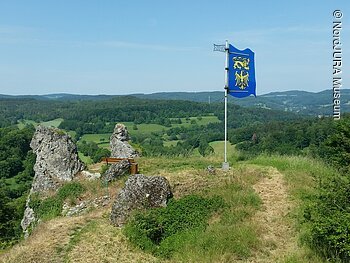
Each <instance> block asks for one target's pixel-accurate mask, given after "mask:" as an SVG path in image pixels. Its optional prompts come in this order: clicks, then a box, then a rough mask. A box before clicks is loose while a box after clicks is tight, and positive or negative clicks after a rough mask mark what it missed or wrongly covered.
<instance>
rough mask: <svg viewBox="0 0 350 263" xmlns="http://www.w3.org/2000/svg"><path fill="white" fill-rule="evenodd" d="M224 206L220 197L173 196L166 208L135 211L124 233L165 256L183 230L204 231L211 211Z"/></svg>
mask: <svg viewBox="0 0 350 263" xmlns="http://www.w3.org/2000/svg"><path fill="white" fill-rule="evenodd" d="M224 206H225V204H224V201H223V199H222V198H221V197H218V196H215V197H212V198H203V197H200V196H197V195H189V196H186V197H183V198H181V199H179V200H175V199H171V200H170V201H169V203H168V206H167V207H165V208H156V209H152V210H149V211H146V212H139V213H136V214H135V215H134V217H133V219H132V220H130V221H129V223H128V224H127V225H126V227H125V228H124V234H125V235H126V236H127V237H128V238H129V240H130V241H131V242H132V243H133V244H135V245H136V246H138V247H140V248H141V249H143V250H145V251H147V252H151V253H152V254H154V255H156V256H160V257H164V258H169V257H171V255H172V253H173V251H174V250H175V249H176V247H175V246H178V245H179V244H178V242H171V240H173V241H174V240H176V239H177V236H179V235H180V236H181V235H182V234H183V233H184V232H189V231H204V230H205V228H206V225H207V221H208V219H209V217H210V215H211V214H212V213H213V212H215V211H217V210H218V209H220V208H223V207H224Z"/></svg>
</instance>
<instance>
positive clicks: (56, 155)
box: [21, 126, 84, 236]
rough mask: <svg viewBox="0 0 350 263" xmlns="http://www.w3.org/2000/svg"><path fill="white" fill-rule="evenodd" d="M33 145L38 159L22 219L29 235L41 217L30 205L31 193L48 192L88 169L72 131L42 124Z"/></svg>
mask: <svg viewBox="0 0 350 263" xmlns="http://www.w3.org/2000/svg"><path fill="white" fill-rule="evenodd" d="M30 147H31V148H32V149H33V152H34V153H35V154H36V162H35V165H34V172H35V175H34V179H33V183H32V188H31V190H30V194H29V196H28V198H27V202H26V209H25V212H24V216H23V219H22V221H21V226H22V228H23V231H24V233H25V236H28V234H29V232H28V230H29V228H30V226H31V225H32V224H33V223H35V222H36V221H37V218H36V217H35V213H34V210H33V209H32V208H31V207H30V205H29V204H30V197H31V195H32V194H33V193H36V192H37V193H40V194H43V195H45V193H47V192H48V191H50V190H53V191H55V190H57V188H58V187H59V186H60V185H62V184H63V183H64V182H66V181H71V180H72V179H73V178H74V176H75V175H76V174H77V173H78V172H80V171H82V170H83V169H84V164H83V163H82V162H81V161H80V159H79V157H78V151H77V147H76V145H75V144H74V142H73V141H72V139H71V138H70V136H69V135H67V134H66V133H64V132H63V131H61V130H59V129H57V128H51V127H44V126H38V127H37V128H36V131H35V133H34V135H33V138H32V141H31V143H30Z"/></svg>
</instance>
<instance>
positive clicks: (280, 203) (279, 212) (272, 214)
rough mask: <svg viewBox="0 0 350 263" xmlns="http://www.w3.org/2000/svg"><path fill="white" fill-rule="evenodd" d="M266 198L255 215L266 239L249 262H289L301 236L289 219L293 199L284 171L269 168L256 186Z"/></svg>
mask: <svg viewBox="0 0 350 263" xmlns="http://www.w3.org/2000/svg"><path fill="white" fill-rule="evenodd" d="M253 188H254V190H255V191H256V192H257V193H258V194H259V196H260V198H261V200H262V209H261V210H260V211H258V212H257V213H256V214H255V215H254V217H253V222H255V223H256V224H257V225H258V226H259V229H260V237H261V240H262V242H263V246H262V249H261V251H259V252H258V253H257V254H256V255H255V256H254V257H253V258H251V259H249V260H248V261H247V262H259V263H265V262H266V263H267V262H285V260H286V259H287V258H288V256H290V254H291V253H293V252H295V251H296V250H297V249H298V247H297V237H296V234H295V232H294V230H293V228H292V225H291V222H290V220H289V219H288V214H289V212H290V211H291V209H292V208H293V203H292V202H291V201H290V200H289V198H288V193H287V187H286V185H285V182H284V179H283V175H282V174H281V173H280V172H279V171H278V170H277V169H276V168H272V167H271V168H269V173H268V176H266V177H264V178H263V179H261V180H260V181H259V182H258V183H257V184H255V185H254V186H253Z"/></svg>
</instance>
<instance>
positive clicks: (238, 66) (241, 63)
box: [228, 45, 256, 98]
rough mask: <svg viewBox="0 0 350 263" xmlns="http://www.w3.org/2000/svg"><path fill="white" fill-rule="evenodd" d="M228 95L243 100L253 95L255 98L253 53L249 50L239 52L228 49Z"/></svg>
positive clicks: (231, 47)
mask: <svg viewBox="0 0 350 263" xmlns="http://www.w3.org/2000/svg"><path fill="white" fill-rule="evenodd" d="M228 67H229V70H228V72H229V73H228V74H229V79H228V80H229V81H228V94H230V95H232V96H233V97H236V98H244V97H248V96H249V95H251V94H253V95H254V96H255V97H256V91H255V90H256V82H255V64H254V52H253V51H251V50H250V49H249V48H247V49H244V50H239V49H237V48H235V47H234V46H232V45H230V47H229V63H228Z"/></svg>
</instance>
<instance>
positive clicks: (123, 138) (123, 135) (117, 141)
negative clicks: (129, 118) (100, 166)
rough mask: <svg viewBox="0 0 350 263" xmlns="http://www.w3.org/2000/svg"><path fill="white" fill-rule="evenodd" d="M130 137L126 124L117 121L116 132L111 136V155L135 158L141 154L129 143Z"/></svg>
mask: <svg viewBox="0 0 350 263" xmlns="http://www.w3.org/2000/svg"><path fill="white" fill-rule="evenodd" d="M129 139H130V137H129V133H128V129H127V128H126V127H125V125H124V124H121V123H117V124H116V125H115V127H114V132H113V134H112V135H111V138H110V146H111V157H115V158H134V157H137V156H138V155H139V154H138V153H137V151H135V150H134V148H133V147H132V146H131V145H130V144H129V143H128V140H129Z"/></svg>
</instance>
